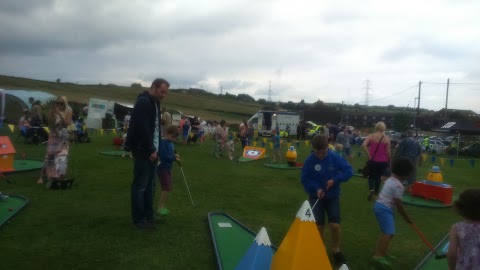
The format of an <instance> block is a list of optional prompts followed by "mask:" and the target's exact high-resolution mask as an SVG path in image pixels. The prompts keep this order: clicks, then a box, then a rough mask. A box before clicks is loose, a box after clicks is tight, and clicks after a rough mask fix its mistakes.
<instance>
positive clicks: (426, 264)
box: [415, 234, 449, 270]
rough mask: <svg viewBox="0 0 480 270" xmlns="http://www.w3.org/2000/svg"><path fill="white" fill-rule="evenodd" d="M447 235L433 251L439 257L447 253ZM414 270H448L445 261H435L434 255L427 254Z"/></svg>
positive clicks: (431, 253)
mask: <svg viewBox="0 0 480 270" xmlns="http://www.w3.org/2000/svg"><path fill="white" fill-rule="evenodd" d="M448 243H449V241H448V234H447V236H445V237H444V238H443V239H442V240H441V241H440V243H438V245H437V246H436V247H435V251H436V252H437V253H438V254H439V255H443V254H445V253H447V251H448ZM415 270H448V263H447V259H446V258H444V259H440V260H437V259H435V254H434V253H433V252H431V251H430V252H429V253H428V254H427V256H426V257H425V258H424V259H423V260H422V261H421V262H420V264H418V265H417V267H415Z"/></svg>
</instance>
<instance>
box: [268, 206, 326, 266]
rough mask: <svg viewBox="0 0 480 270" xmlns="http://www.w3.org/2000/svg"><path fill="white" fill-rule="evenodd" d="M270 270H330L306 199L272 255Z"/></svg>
mask: <svg viewBox="0 0 480 270" xmlns="http://www.w3.org/2000/svg"><path fill="white" fill-rule="evenodd" d="M270 269H271V270H296V269H322V270H332V266H331V265H330V261H329V260H328V256H327V252H326V250H325V246H324V245H323V241H322V238H321V237H320V233H319V232H318V229H317V225H316V224H315V218H314V217H313V213H312V209H311V208H310V204H309V203H308V201H305V202H304V203H303V205H302V207H301V208H300V210H299V211H298V213H297V217H296V218H295V220H294V221H293V224H292V226H291V227H290V229H289V230H288V232H287V235H286V236H285V238H284V239H283V241H282V244H281V245H280V247H279V248H278V250H277V252H276V253H275V255H274V256H273V260H272V266H271V268H270Z"/></svg>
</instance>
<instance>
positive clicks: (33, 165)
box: [12, 159, 43, 173]
mask: <svg viewBox="0 0 480 270" xmlns="http://www.w3.org/2000/svg"><path fill="white" fill-rule="evenodd" d="M13 167H14V168H15V171H13V172H22V171H33V170H38V169H41V168H42V167H43V161H38V160H29V159H19V160H14V161H13ZM13 172H12V173H13Z"/></svg>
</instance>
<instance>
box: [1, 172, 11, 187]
mask: <svg viewBox="0 0 480 270" xmlns="http://www.w3.org/2000/svg"><path fill="white" fill-rule="evenodd" d="M0 177H3V179H5V181H7V183H9V184H11V183H12V181H10V179H8V178H7V177H6V176H5V175H4V174H3V173H0Z"/></svg>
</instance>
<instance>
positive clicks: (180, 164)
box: [174, 150, 195, 207]
mask: <svg viewBox="0 0 480 270" xmlns="http://www.w3.org/2000/svg"><path fill="white" fill-rule="evenodd" d="M174 152H175V155H176V154H177V150H174ZM177 163H178V166H180V170H181V171H182V175H183V180H184V181H185V186H187V191H188V195H189V196H190V201H191V202H192V206H193V207H195V204H194V203H193V198H192V194H191V193H190V189H189V188H188V184H187V178H185V173H184V172H183V167H182V162H180V161H179V160H177Z"/></svg>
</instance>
